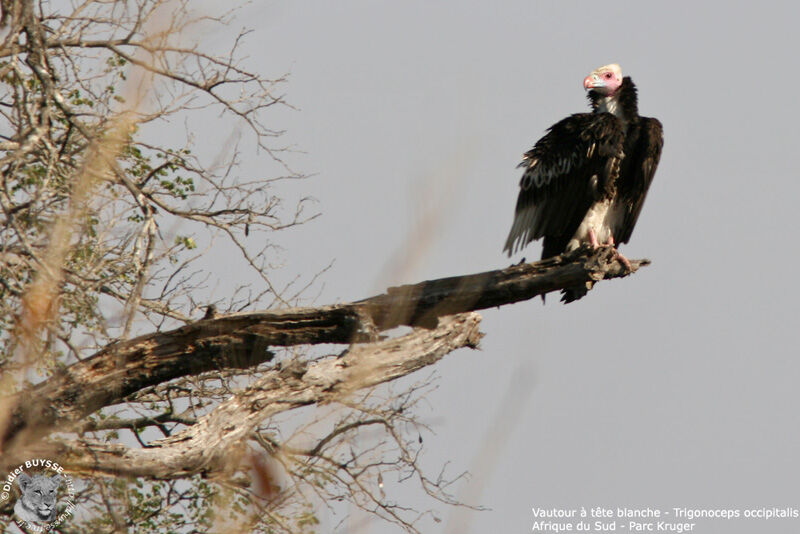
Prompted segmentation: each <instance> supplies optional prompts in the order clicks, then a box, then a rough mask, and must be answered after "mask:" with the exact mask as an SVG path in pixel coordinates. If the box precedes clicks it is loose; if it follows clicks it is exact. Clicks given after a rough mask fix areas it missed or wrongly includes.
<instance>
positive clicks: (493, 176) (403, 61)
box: [207, 0, 800, 534]
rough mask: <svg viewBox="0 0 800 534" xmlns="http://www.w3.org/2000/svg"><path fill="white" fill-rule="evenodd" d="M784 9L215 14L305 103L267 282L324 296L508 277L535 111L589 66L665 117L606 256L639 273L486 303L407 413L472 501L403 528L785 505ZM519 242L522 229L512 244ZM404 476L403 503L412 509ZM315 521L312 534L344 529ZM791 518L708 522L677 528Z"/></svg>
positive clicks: (794, 464) (788, 383)
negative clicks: (292, 276) (319, 285)
mask: <svg viewBox="0 0 800 534" xmlns="http://www.w3.org/2000/svg"><path fill="white" fill-rule="evenodd" d="M798 20H800V7H798V4H797V3H796V2H732V1H725V2H721V1H714V2H702V3H701V2H659V3H655V2H633V1H631V2H618V1H611V0H609V1H606V2H603V3H596V2H595V3H587V2H522V1H520V2H497V3H489V2H421V1H411V2H393V3H389V2H368V1H363V2H356V1H346V2H321V1H307V2H254V3H252V4H250V5H249V6H248V7H246V8H245V9H244V10H243V11H242V12H241V13H240V17H239V18H237V19H236V21H235V23H234V24H233V25H232V26H236V27H237V28H238V27H239V26H247V27H250V28H254V29H255V32H254V33H253V34H251V35H250V36H249V37H248V41H247V47H248V51H249V54H250V59H249V61H248V64H249V65H250V66H251V67H253V68H256V69H257V70H259V71H260V72H262V73H265V74H267V75H280V74H282V73H284V72H287V71H290V72H291V77H290V82H289V84H288V85H287V86H285V91H286V94H287V98H288V100H289V101H290V102H291V103H292V104H294V105H295V106H297V107H298V108H299V111H297V112H290V113H284V112H280V113H278V114H276V115H275V117H276V118H277V120H279V123H278V124H276V125H275V127H277V128H282V129H287V130H288V133H287V135H286V137H285V138H284V140H285V141H286V142H289V143H292V144H295V145H296V146H297V147H298V148H299V149H301V150H303V151H305V154H303V155H297V156H294V157H292V164H293V165H294V166H295V167H296V168H298V169H299V170H301V171H303V172H306V173H316V176H315V177H314V178H312V179H311V180H310V181H306V182H304V183H303V184H302V185H301V186H300V187H301V189H303V190H304V191H305V192H307V193H310V194H312V195H313V196H314V197H316V198H317V199H318V200H319V204H318V208H319V210H320V211H321V212H322V217H321V218H320V219H318V220H317V221H315V222H313V223H311V224H309V225H307V226H304V227H302V228H299V229H295V230H292V231H290V232H287V233H286V234H285V235H284V237H283V239H284V240H283V241H282V243H283V245H284V246H285V247H286V259H287V272H300V273H302V274H304V275H306V276H311V275H312V274H313V273H314V272H316V271H317V270H319V269H320V268H321V267H323V266H325V265H326V264H327V263H328V262H329V261H330V260H335V264H334V266H333V268H332V269H331V270H330V271H329V272H328V273H327V274H326V275H325V276H324V283H325V286H324V289H323V290H322V292H321V294H320V295H319V297H318V298H317V300H316V302H317V303H319V304H324V303H330V302H337V301H339V302H341V301H347V300H351V299H356V298H361V297H366V296H369V295H371V294H374V293H377V292H380V291H382V290H383V289H385V287H386V286H388V285H396V284H399V283H408V282H415V281H419V280H423V279H430V278H437V277H441V276H451V275H459V274H467V273H475V272H479V271H484V270H488V269H496V268H501V267H505V266H507V265H508V264H509V263H510V262H511V261H512V260H509V259H508V258H506V257H505V256H504V255H503V254H502V245H503V243H504V240H505V238H506V235H507V232H508V229H509V227H510V224H511V221H512V215H513V209H514V204H515V201H516V196H517V191H518V181H519V177H520V173H519V170H518V169H516V168H515V166H516V165H517V163H518V162H519V160H520V156H521V155H522V153H523V152H524V151H526V150H527V149H528V148H530V146H532V145H533V143H534V142H535V141H536V140H537V139H539V138H540V137H541V136H542V135H543V133H544V130H545V129H546V128H547V127H548V126H550V125H552V124H553V123H554V122H556V121H557V120H559V119H561V118H563V117H564V116H566V115H568V114H571V113H575V112H579V111H584V110H586V109H587V105H586V99H585V96H584V91H583V87H582V81H583V78H584V77H585V76H586V75H587V74H588V73H589V72H590V71H591V70H593V69H594V68H596V67H598V66H601V65H604V64H607V63H611V62H617V63H619V64H620V65H621V66H622V69H623V73H624V74H625V75H630V76H631V77H633V79H634V81H635V82H636V83H637V85H638V88H639V102H640V112H641V114H642V115H646V116H654V117H657V118H658V119H660V120H661V122H662V123H663V125H664V131H665V147H664V152H663V155H662V159H661V165H660V167H659V169H658V172H657V174H656V178H655V181H654V183H653V186H652V187H651V189H650V193H649V196H648V199H647V202H646V204H645V207H644V210H643V213H642V216H641V218H640V220H639V223H638V225H637V227H636V230H635V232H634V234H633V238H632V241H631V243H629V244H628V245H627V246H625V247H624V248H623V252H624V253H625V254H626V255H627V256H628V257H630V258H641V257H647V258H650V259H651V260H652V261H653V264H652V266H650V267H647V268H645V269H643V270H641V271H640V272H639V273H637V274H636V275H634V276H632V277H630V278H627V279H625V280H621V281H612V282H605V283H601V284H599V286H598V287H596V288H595V289H594V290H593V291H592V292H591V293H590V294H589V295H588V297H586V298H584V299H583V300H581V301H579V302H576V303H574V304H571V305H569V306H563V305H561V304H560V303H558V299H557V298H552V297H551V298H550V299H548V303H547V305H546V306H542V303H541V301H540V300H538V299H537V300H535V301H529V302H525V303H521V304H516V305H512V306H506V307H503V308H502V309H499V310H488V311H485V312H483V314H482V315H483V317H484V320H483V326H482V330H483V331H484V332H485V333H486V334H487V335H486V337H485V338H484V340H483V342H482V350H481V351H470V350H462V351H459V352H456V353H453V354H451V355H449V356H448V357H447V358H446V359H445V360H444V361H443V362H441V363H439V364H438V365H437V366H436V370H437V372H438V374H439V382H438V384H439V388H438V390H436V391H435V392H434V393H433V394H431V395H430V397H429V400H430V410H429V412H427V413H425V412H423V413H420V416H421V418H422V419H423V421H426V422H428V423H430V424H431V425H432V427H433V429H434V430H435V432H436V434H435V435H429V436H426V440H425V445H426V452H425V462H426V465H427V466H429V467H430V469H431V474H435V473H436V472H437V471H438V469H439V467H441V466H442V465H443V464H444V463H445V462H450V465H449V469H450V470H451V472H452V473H457V472H460V471H462V470H468V471H471V472H472V473H473V475H474V476H473V478H472V479H471V481H470V482H467V483H462V484H461V485H459V486H458V487H457V495H459V496H460V497H462V498H465V499H467V500H468V501H469V502H470V503H472V504H480V505H484V506H486V507H488V508H490V510H489V511H483V512H464V511H459V510H456V509H451V508H448V507H446V506H445V505H441V504H436V503H435V507H436V509H437V510H438V514H439V516H440V517H441V518H442V521H441V522H439V523H435V522H433V521H428V522H427V523H423V524H421V525H420V526H421V528H422V530H423V531H425V532H459V533H462V532H473V533H479V532H492V531H493V532H529V531H530V529H531V525H532V523H533V516H532V514H531V511H530V509H531V507H533V506H542V507H568V508H576V507H577V508H579V507H581V506H586V507H589V506H598V505H603V506H628V507H647V506H650V507H657V508H661V509H670V508H672V507H673V506H686V507H701V508H704V507H723V508H729V507H733V508H745V507H761V506H768V507H770V506H777V507H782V506H800V491H798V490H799V489H800V488H799V487H798V486H800V460H798V451H800V427H799V426H798V423H799V422H800V421H798V419H800V416H798V410H797V408H798V406H800V388H799V387H798V382H800V359H798V348H797V347H798V343H797V333H798V327H800V315H799V314H798V311H797V303H798V296H799V295H798V283H797V277H796V269H797V265H798V261H800V254H798V242H799V241H800V227H798V225H797V219H798V217H797V204H798V201H799V200H800V180H798V178H800V176H799V173H798V159H797V157H798V140H800V134H799V133H798V118H799V117H798V113H797V106H798V98H797V90H798V86H799V85H800V62H799V61H798V49H800V46H799V45H800V38H798V35H797V33H798V32H797V23H798ZM207 135H208V138H209V139H211V140H212V141H213V140H214V139H215V136H217V135H218V136H219V142H220V143H222V142H224V140H225V137H224V136H223V135H222V133H218V132H214V131H213V130H209V132H207ZM225 135H227V133H226V134H225ZM258 165H259V163H258V160H257V159H256V158H254V159H253V162H252V167H250V168H249V169H248V164H245V166H244V169H245V171H246V172H253V173H257V172H258ZM291 187H294V186H288V189H287V194H290V189H291ZM292 192H293V191H292ZM539 254H540V245H539V244H538V243H537V244H532V245H530V246H529V247H528V248H527V249H525V250H524V251H523V253H521V254H518V255H516V256H515V257H514V258H512V259H513V261H515V262H516V261H519V259H520V258H521V257H522V256H525V257H527V258H528V260H532V259H535V258H538V256H539ZM218 269H219V271H220V272H224V270H225V265H224V264H223V263H222V262H221V261H220V263H219V265H218ZM486 451H490V452H489V453H487V452H486ZM390 482H391V481H390ZM390 482H389V483H390ZM407 484H408V488H407V489H406V488H405V487H404V488H403V490H402V492H401V494H400V496H401V497H402V498H403V499H405V501H404V502H406V503H410V504H414V505H417V506H419V507H422V508H426V507H429V506H431V503H430V501H424V500H422V499H421V498H420V494H421V493H422V492H421V490H419V488H418V486H413V487H412V484H411V483H407ZM318 512H319V513H320V515H321V516H322V519H323V528H322V529H321V531H328V529H331V528H333V527H332V526H331V525H335V524H336V523H337V522H338V521H339V519H341V518H340V517H330V516H328V515H327V514H328V511H327V510H325V509H320V510H319V511H318ZM354 524H359V525H360V527H359V528H354V527H353V525H354ZM798 528H800V520H794V521H789V520H775V521H772V522H770V523H764V522H763V521H755V522H753V521H749V522H748V521H738V522H730V523H726V522H724V521H721V520H717V521H700V522H699V524H698V526H697V527H696V529H695V531H694V532H695V533H700V534H708V533H750V532H755V531H759V532H764V533H769V534H772V533H789V532H797V531H798ZM339 531H340V532H362V533H379V532H380V533H383V532H392V531H393V530H392V529H391V528H390V527H389V526H388V525H387V524H386V523H381V522H378V521H373V522H367V523H362V522H360V521H353V522H350V523H348V524H347V525H345V526H343V527H340V529H339ZM623 532H624V531H623Z"/></svg>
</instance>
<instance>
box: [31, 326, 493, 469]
mask: <svg viewBox="0 0 800 534" xmlns="http://www.w3.org/2000/svg"><path fill="white" fill-rule="evenodd" d="M479 324H480V315H478V314H476V313H471V314H462V315H457V316H453V317H448V318H446V319H443V320H442V321H441V324H440V326H439V327H437V328H436V329H433V330H427V329H416V330H415V331H414V332H412V333H410V334H407V335H405V336H401V337H399V338H396V339H390V340H385V341H378V342H374V343H366V344H361V345H355V346H354V347H353V348H352V349H350V350H349V351H347V352H346V353H344V354H343V355H341V356H340V357H329V358H325V359H322V360H319V361H316V362H301V361H293V362H292V363H291V364H290V365H287V366H278V368H276V369H274V370H272V371H269V372H267V373H264V374H263V375H262V376H261V377H260V378H259V379H258V380H256V381H255V382H254V383H253V384H252V385H250V386H249V387H247V388H246V389H245V390H244V391H242V392H241V393H239V394H237V395H235V396H233V397H232V398H231V399H229V400H227V401H225V402H223V403H222V404H221V405H220V406H218V407H217V408H216V409H215V410H214V411H213V412H211V413H210V414H209V415H207V416H205V417H202V418H200V419H199V420H198V421H197V423H196V424H195V425H192V426H190V427H189V428H187V429H186V430H184V431H182V432H180V433H178V434H175V435H173V436H171V437H169V438H166V439H163V440H159V441H154V442H150V443H149V444H148V447H147V448H145V449H131V448H129V447H126V446H124V445H119V444H109V443H101V442H87V441H85V440H82V441H79V442H72V443H70V442H66V441H60V442H59V446H60V448H58V449H57V450H56V451H54V452H56V453H57V454H58V456H59V457H60V458H61V459H62V464H63V465H65V466H67V467H68V468H69V469H70V470H71V471H73V472H76V473H83V474H87V475H88V474H97V473H105V474H110V475H131V476H146V477H154V478H174V477H184V476H187V475H192V474H197V473H211V472H214V471H218V470H224V469H227V468H229V467H231V466H230V465H229V463H228V461H227V459H230V455H231V452H232V449H235V448H236V447H237V446H239V445H240V444H241V443H242V442H243V441H244V440H247V439H250V438H251V434H252V432H253V431H254V429H255V428H256V427H257V426H258V425H259V423H260V422H261V421H262V420H264V419H265V418H267V417H270V416H272V415H275V414H277V413H280V412H283V411H286V410H291V409H294V408H298V407H300V406H307V405H309V404H314V403H317V404H321V403H326V402H332V401H335V400H337V399H341V398H347V396H348V395H349V394H351V393H353V392H354V391H357V390H360V389H364V388H368V387H372V386H375V385H377V384H381V383H383V382H388V381H391V380H395V379H397V378H399V377H401V376H405V375H407V374H410V373H413V372H414V371H416V370H418V369H421V368H422V367H425V366H428V365H431V364H433V363H435V362H437V361H438V360H440V359H441V358H442V357H444V356H445V355H446V354H448V353H450V352H452V351H453V350H456V349H458V348H461V347H472V348H475V347H477V345H478V342H479V341H480V338H481V336H482V334H481V333H480V332H479V330H478V327H479ZM30 453H31V452H30V449H28V450H27V451H26V454H28V455H29V454H30Z"/></svg>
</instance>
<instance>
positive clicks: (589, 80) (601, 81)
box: [583, 63, 622, 96]
mask: <svg viewBox="0 0 800 534" xmlns="http://www.w3.org/2000/svg"><path fill="white" fill-rule="evenodd" d="M620 85H622V69H621V68H620V67H619V65H617V64H616V63H612V64H611V65H604V66H602V67H600V68H599V69H595V70H593V71H592V73H591V74H590V75H588V76H587V77H586V78H584V79H583V88H584V89H586V90H587V91H595V92H597V93H599V94H601V95H603V96H609V95H613V94H614V93H616V92H617V89H619V87H620Z"/></svg>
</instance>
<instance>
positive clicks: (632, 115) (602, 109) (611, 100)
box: [588, 76, 639, 123]
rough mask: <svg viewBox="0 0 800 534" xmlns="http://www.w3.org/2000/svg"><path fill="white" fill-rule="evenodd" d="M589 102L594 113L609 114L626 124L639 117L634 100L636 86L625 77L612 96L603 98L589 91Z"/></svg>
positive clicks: (635, 100) (637, 106)
mask: <svg viewBox="0 0 800 534" xmlns="http://www.w3.org/2000/svg"><path fill="white" fill-rule="evenodd" d="M588 96H589V102H590V103H591V105H592V111H594V112H595V113H611V114H612V115H615V116H617V117H619V118H620V120H622V122H624V123H628V122H630V121H632V120H635V119H636V118H637V117H638V116H639V105H638V103H637V98H636V85H634V83H633V80H631V79H630V77H628V76H626V77H625V78H623V79H622V85H620V86H619V89H617V92H616V93H614V94H613V95H609V96H603V95H601V94H600V93H597V92H595V91H589V94H588Z"/></svg>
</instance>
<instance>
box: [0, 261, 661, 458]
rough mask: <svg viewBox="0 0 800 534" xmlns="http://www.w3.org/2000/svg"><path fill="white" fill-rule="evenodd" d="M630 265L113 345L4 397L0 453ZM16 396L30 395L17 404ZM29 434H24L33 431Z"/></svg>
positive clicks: (600, 265) (507, 273)
mask: <svg viewBox="0 0 800 534" xmlns="http://www.w3.org/2000/svg"><path fill="white" fill-rule="evenodd" d="M631 264H632V270H631V271H628V270H627V268H626V267H625V266H624V265H623V264H622V263H621V262H620V261H619V260H618V259H617V256H616V253H615V251H614V250H613V249H610V248H599V249H597V250H591V249H588V248H582V249H578V250H577V251H574V252H572V253H569V254H565V255H562V256H557V257H554V258H550V259H547V260H544V261H540V262H536V263H530V264H520V265H513V266H511V267H508V268H506V269H501V270H496V271H488V272H485V273H479V274H474V275H465V276H457V277H451V278H442V279H438V280H430V281H425V282H421V283H418V284H413V285H406V286H401V287H396V288H389V290H388V291H387V293H385V294H382V295H378V296H375V297H371V298H368V299H365V300H361V301H357V302H353V303H348V304H339V305H331V306H322V307H316V308H291V309H287V310H283V311H274V312H273V311H271V312H256V313H239V314H233V315H227V316H223V317H218V318H214V319H208V320H201V321H197V322H195V323H192V324H189V325H186V326H183V327H181V328H178V329H176V330H172V331H169V332H157V333H154V334H149V335H144V336H140V337H137V338H134V339H131V340H128V341H122V342H118V343H113V344H111V345H109V346H107V347H106V348H104V349H103V350H101V351H99V352H98V353H96V354H95V355H93V356H91V357H89V358H87V359H85V360H83V361H81V362H78V363H75V364H73V365H71V366H69V367H67V368H66V369H65V370H64V371H63V372H61V373H59V374H56V375H54V376H53V377H51V378H50V379H48V380H46V381H44V382H42V383H41V384H39V385H37V386H35V387H33V388H31V390H29V391H23V392H21V393H18V394H17V395H16V396H14V397H11V398H6V399H5V402H9V403H10V404H11V405H13V406H15V408H14V410H13V415H12V418H11V421H10V424H9V425H8V427H7V428H6V429H5V431H4V432H3V434H2V435H3V441H2V443H3V444H4V447H3V448H5V449H6V451H7V452H10V451H11V450H13V449H14V448H15V447H16V446H19V445H22V444H26V443H27V444H30V443H32V442H35V441H36V440H37V439H39V438H40V437H42V436H45V435H47V434H49V433H50V432H51V431H52V430H53V428H54V426H55V425H58V427H59V430H62V431H63V430H66V429H68V428H70V427H71V425H73V424H75V423H77V422H79V421H80V420H81V419H83V418H84V417H86V416H87V415H90V414H92V413H94V412H96V411H97V410H99V409H101V408H103V407H106V406H111V405H114V404H116V403H119V402H121V401H122V400H123V399H125V398H126V397H128V396H129V395H131V394H133V393H135V392H137V391H139V390H141V389H142V388H145V387H148V386H152V385H156V384H160V383H163V382H166V381H169V380H172V379H174V378H178V377H182V376H186V375H196V374H199V373H202V372H206V371H210V370H217V369H225V368H240V369H242V368H248V367H253V366H256V365H258V364H260V363H263V362H266V361H269V360H270V359H271V358H272V353H271V352H270V351H269V350H268V347H270V346H292V345H300V344H318V343H353V342H365V341H374V340H376V339H377V337H378V333H379V332H381V331H384V330H387V329H390V328H393V327H395V326H399V325H409V326H424V327H427V328H435V327H436V326H437V322H438V318H439V317H443V316H448V315H453V314H457V313H463V312H468V311H473V310H480V309H485V308H489V307H494V306H501V305H503V304H510V303H513V302H518V301H521V300H526V299H530V298H533V297H535V296H537V295H544V294H546V293H548V292H551V291H557V290H559V289H563V288H567V287H573V286H576V285H580V284H584V283H586V282H594V281H598V280H602V279H607V278H617V277H622V276H626V275H628V274H630V273H631V272H635V271H636V270H637V269H638V268H639V267H641V266H643V265H647V264H649V261H648V260H634V261H633V262H631ZM23 399H34V400H33V401H32V402H30V401H28V402H23ZM33 429H35V435H32V434H30V432H32V431H34V430H33Z"/></svg>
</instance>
